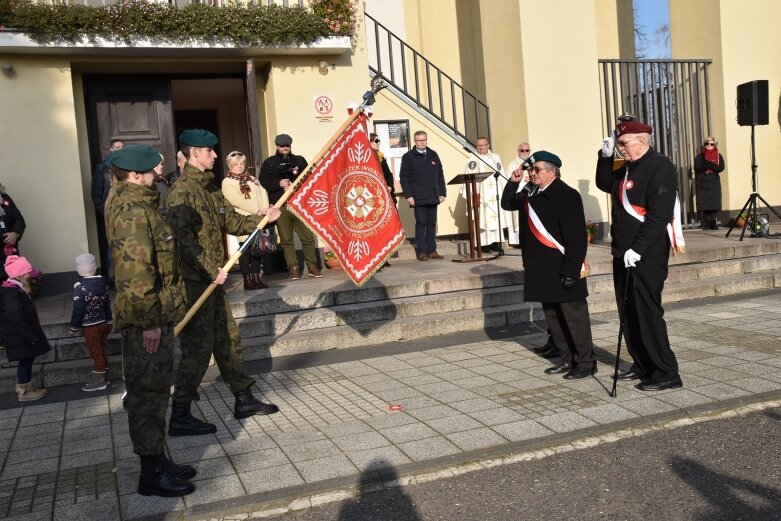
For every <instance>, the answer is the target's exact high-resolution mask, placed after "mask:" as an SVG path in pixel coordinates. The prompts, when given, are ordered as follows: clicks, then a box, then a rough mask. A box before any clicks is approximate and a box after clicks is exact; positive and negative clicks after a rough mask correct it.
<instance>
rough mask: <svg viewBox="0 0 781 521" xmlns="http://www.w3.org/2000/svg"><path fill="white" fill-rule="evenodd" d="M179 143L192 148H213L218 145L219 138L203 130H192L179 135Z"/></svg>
mask: <svg viewBox="0 0 781 521" xmlns="http://www.w3.org/2000/svg"><path fill="white" fill-rule="evenodd" d="M179 143H181V144H182V145H190V146H191V147H213V146H214V145H216V144H217V136H215V135H214V134H212V133H211V132H209V131H208V130H203V129H201V128H191V129H187V130H185V131H183V132H182V133H181V134H179Z"/></svg>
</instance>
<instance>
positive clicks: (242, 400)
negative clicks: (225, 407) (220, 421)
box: [233, 388, 279, 420]
mask: <svg viewBox="0 0 781 521" xmlns="http://www.w3.org/2000/svg"><path fill="white" fill-rule="evenodd" d="M234 396H235V397H236V407H235V408H234V409H233V417H234V418H236V419H237V420H241V419H242V418H249V417H250V416H252V415H253V414H274V413H275V412H278V411H279V407H277V406H276V405H274V404H273V403H263V402H261V401H260V400H258V399H257V398H255V397H254V396H253V395H252V391H251V390H250V389H249V388H247V389H244V390H243V391H239V392H237V393H236V394H234Z"/></svg>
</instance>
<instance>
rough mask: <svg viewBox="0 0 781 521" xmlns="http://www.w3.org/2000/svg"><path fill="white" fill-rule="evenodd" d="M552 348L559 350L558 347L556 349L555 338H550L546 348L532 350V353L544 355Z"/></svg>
mask: <svg viewBox="0 0 781 521" xmlns="http://www.w3.org/2000/svg"><path fill="white" fill-rule="evenodd" d="M551 348H554V349H558V347H556V343H555V342H554V341H553V338H552V337H550V336H549V337H548V341H547V342H545V345H544V346H540V347H535V348H534V349H532V351H534V352H535V353H537V354H538V355H541V354H542V353H544V352H545V351H547V350H548V349H551Z"/></svg>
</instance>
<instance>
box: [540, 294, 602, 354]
mask: <svg viewBox="0 0 781 521" xmlns="http://www.w3.org/2000/svg"><path fill="white" fill-rule="evenodd" d="M542 309H543V311H545V318H546V319H547V320H548V328H549V331H550V333H551V336H553V341H554V342H555V343H556V346H557V347H558V348H559V349H560V350H561V361H562V362H568V363H575V364H586V365H588V364H593V363H594V342H593V340H592V338H591V317H590V316H589V314H588V303H587V302H586V299H583V300H575V301H572V302H543V303H542Z"/></svg>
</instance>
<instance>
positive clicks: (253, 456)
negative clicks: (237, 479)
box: [207, 448, 291, 473]
mask: <svg viewBox="0 0 781 521" xmlns="http://www.w3.org/2000/svg"><path fill="white" fill-rule="evenodd" d="M207 461H215V462H216V464H217V465H221V466H224V467H225V468H226V469H228V468H230V469H231V470H233V469H235V471H236V472H239V473H241V472H246V471H248V470H258V469H262V468H266V467H275V466H277V465H286V464H289V463H291V461H290V459H289V458H288V457H287V455H286V454H285V452H284V451H282V449H278V448H276V449H264V450H258V451H254V452H242V453H241V454H234V455H233V456H231V457H230V458H229V459H228V458H218V459H215V460H207Z"/></svg>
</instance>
